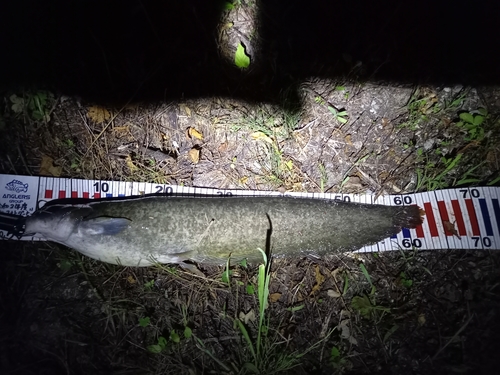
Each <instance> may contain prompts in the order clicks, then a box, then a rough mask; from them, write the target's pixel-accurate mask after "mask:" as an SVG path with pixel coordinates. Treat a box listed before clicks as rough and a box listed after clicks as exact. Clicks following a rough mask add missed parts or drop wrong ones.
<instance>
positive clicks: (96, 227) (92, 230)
mask: <svg viewBox="0 0 500 375" xmlns="http://www.w3.org/2000/svg"><path fill="white" fill-rule="evenodd" d="M130 222H131V220H129V219H126V218H123V217H96V218H94V219H88V220H84V221H82V222H81V224H80V228H81V229H82V231H83V234H87V235H94V236H95V235H99V234H104V235H108V236H113V235H116V234H118V233H121V232H123V231H124V230H125V229H127V227H128V225H129V224H130Z"/></svg>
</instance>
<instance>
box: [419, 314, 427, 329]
mask: <svg viewBox="0 0 500 375" xmlns="http://www.w3.org/2000/svg"><path fill="white" fill-rule="evenodd" d="M418 324H419V325H421V326H423V325H424V324H425V314H420V315H419V316H418Z"/></svg>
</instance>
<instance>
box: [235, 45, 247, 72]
mask: <svg viewBox="0 0 500 375" xmlns="http://www.w3.org/2000/svg"><path fill="white" fill-rule="evenodd" d="M234 63H235V64H236V66H237V67H238V68H248V66H249V65H250V57H249V56H248V55H247V54H246V52H245V47H244V46H243V44H241V43H240V44H238V47H236V53H235V55H234Z"/></svg>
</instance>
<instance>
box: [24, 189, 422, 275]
mask: <svg viewBox="0 0 500 375" xmlns="http://www.w3.org/2000/svg"><path fill="white" fill-rule="evenodd" d="M420 223H421V217H420V210H419V208H418V207H417V206H404V207H401V206H399V207H394V206H381V205H365V204H356V203H345V202H340V201H335V200H323V199H309V198H292V197H229V198H228V197H224V198H216V197H213V198H208V197H207V198H188V197H165V196H149V197H140V198H132V199H120V200H108V201H106V200H104V201H91V202H88V203H86V204H77V205H75V204H65V202H64V200H60V201H59V202H57V203H56V204H48V205H46V206H45V207H44V208H42V209H40V210H38V211H36V212H35V213H34V214H33V215H32V216H30V217H28V218H26V221H25V234H35V233H38V234H41V235H42V236H43V237H45V238H46V239H47V240H50V241H54V242H58V243H61V244H63V245H66V246H68V247H70V248H73V249H75V250H77V251H79V252H81V253H83V254H85V255H87V256H89V257H91V258H94V259H98V260H101V261H104V262H107V263H113V264H121V265H124V266H149V265H152V264H154V263H156V262H158V263H182V262H184V261H186V260H191V261H195V262H199V263H208V264H224V263H225V262H226V261H227V260H228V259H229V258H231V260H233V261H238V260H241V259H244V258H247V259H249V260H250V261H254V260H259V259H261V254H260V251H259V250H258V249H259V248H260V249H262V250H265V249H266V245H267V244H268V243H267V241H269V238H270V249H271V251H272V254H273V255H274V256H285V255H291V256H294V255H295V256H303V255H308V254H316V255H323V254H326V253H334V252H341V251H351V250H356V249H358V248H361V247H363V246H365V245H369V244H373V243H375V242H377V241H381V240H383V239H384V238H387V237H389V236H391V235H393V234H396V233H398V232H399V231H400V230H401V228H402V227H408V228H412V227H415V226H416V225H418V224H420Z"/></svg>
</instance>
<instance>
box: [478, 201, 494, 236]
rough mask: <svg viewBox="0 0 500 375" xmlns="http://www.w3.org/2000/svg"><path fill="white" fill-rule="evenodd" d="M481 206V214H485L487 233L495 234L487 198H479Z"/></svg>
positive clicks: (489, 234)
mask: <svg viewBox="0 0 500 375" xmlns="http://www.w3.org/2000/svg"><path fill="white" fill-rule="evenodd" d="M479 206H481V214H482V215H483V221H484V227H485V228H486V235H487V236H493V227H492V226H491V220H490V214H489V212H488V206H487V205H486V199H484V198H482V199H479Z"/></svg>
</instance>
